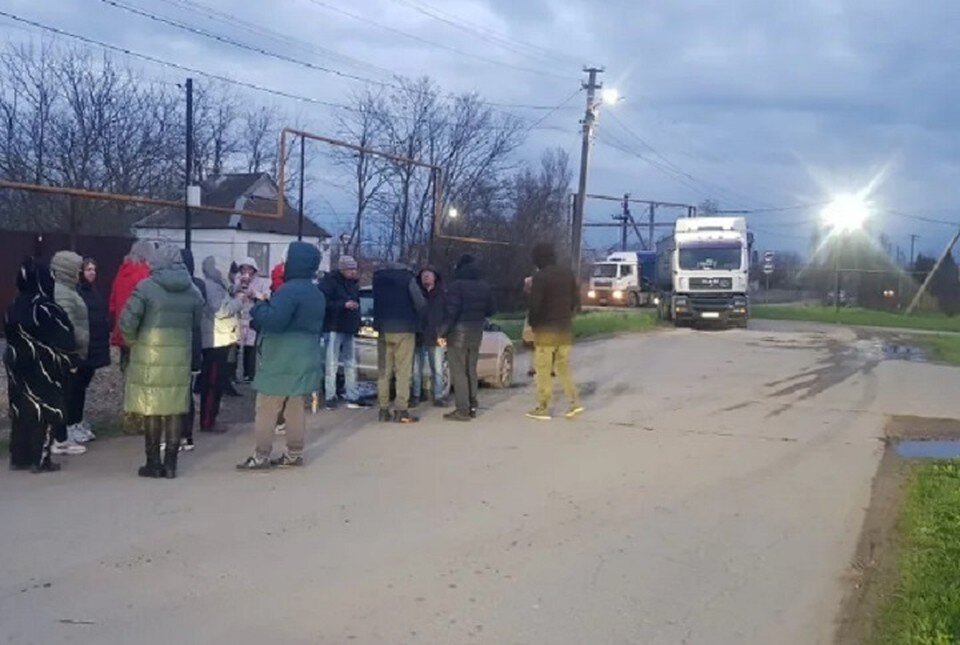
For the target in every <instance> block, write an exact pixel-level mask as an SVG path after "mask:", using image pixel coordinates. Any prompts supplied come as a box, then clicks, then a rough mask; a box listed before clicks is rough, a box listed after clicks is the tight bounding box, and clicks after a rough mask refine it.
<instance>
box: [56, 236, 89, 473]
mask: <svg viewBox="0 0 960 645" xmlns="http://www.w3.org/2000/svg"><path fill="white" fill-rule="evenodd" d="M82 268H83V258H82V257H80V256H79V255H77V254H76V253H74V252H73V251H58V252H57V253H55V254H54V256H53V258H52V259H51V260H50V272H51V273H52V274H53V280H54V286H53V300H54V302H56V303H57V304H58V305H60V308H61V309H63V310H64V311H65V312H67V318H69V319H70V322H71V323H72V324H73V337H74V340H75V341H76V344H77V354H78V355H79V357H80V361H81V362H84V361H86V360H87V353H88V351H89V348H90V315H89V313H88V312H87V304H86V303H85V302H84V301H83V298H82V297H80V294H79V293H77V282H78V281H79V280H80V271H81V269H82ZM66 386H67V398H68V399H72V398H73V396H74V390H75V388H76V387H77V386H78V378H77V374H76V372H74V373H71V374H70V375H69V377H68V378H67V382H66ZM86 451H87V449H86V448H85V447H84V446H82V445H80V442H78V441H77V437H76V435H73V434H72V433H71V432H70V431H69V430H68V424H67V423H66V422H64V423H62V424H57V425H56V426H55V427H54V428H53V444H52V445H51V447H50V452H52V453H53V454H55V455H82V454H83V453H85V452H86Z"/></svg>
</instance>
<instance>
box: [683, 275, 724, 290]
mask: <svg viewBox="0 0 960 645" xmlns="http://www.w3.org/2000/svg"><path fill="white" fill-rule="evenodd" d="M731 288H733V278H690V289H704V290H706V289H731Z"/></svg>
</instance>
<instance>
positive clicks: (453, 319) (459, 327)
mask: <svg viewBox="0 0 960 645" xmlns="http://www.w3.org/2000/svg"><path fill="white" fill-rule="evenodd" d="M444 310H445V311H444V321H443V327H444V331H443V336H445V337H446V338H447V342H448V343H449V344H450V346H452V347H466V346H470V345H473V344H477V345H479V343H480V339H481V338H482V336H483V327H484V324H485V322H486V319H487V318H488V317H490V316H492V315H493V312H494V307H493V292H492V290H491V289H490V285H489V283H487V281H486V280H484V279H483V275H482V273H481V271H480V266H479V265H478V264H477V263H476V261H475V260H474V259H473V258H472V257H471V256H464V257H463V258H462V259H461V260H460V262H458V263H457V269H456V270H455V271H454V273H453V282H452V283H450V288H449V289H448V290H447V301H446V306H445V308H444Z"/></svg>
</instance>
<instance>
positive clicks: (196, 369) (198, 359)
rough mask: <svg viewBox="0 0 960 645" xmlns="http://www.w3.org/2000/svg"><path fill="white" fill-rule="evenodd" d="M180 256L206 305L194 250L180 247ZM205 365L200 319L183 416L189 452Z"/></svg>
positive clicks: (183, 440)
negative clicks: (187, 407)
mask: <svg viewBox="0 0 960 645" xmlns="http://www.w3.org/2000/svg"><path fill="white" fill-rule="evenodd" d="M180 257H181V258H182V259H183V266H185V267H186V268H187V273H189V274H190V279H191V280H192V281H193V286H194V287H196V288H197V291H199V292H200V297H201V298H202V299H203V305H201V306H206V302H207V284H206V282H204V281H203V280H201V279H200V278H198V277H197V276H196V275H195V272H196V268H197V267H196V261H195V260H194V258H193V251H191V250H190V249H180ZM202 367H203V336H202V331H201V329H200V321H199V320H198V321H197V323H196V324H195V325H194V326H193V345H192V348H191V358H190V411H189V412H187V414H186V415H185V416H184V418H183V426H182V428H181V430H182V433H183V435H182V437H181V438H180V449H181V450H184V451H187V452H189V451H190V450H193V447H194V444H193V426H194V423H195V418H196V415H197V402H196V399H195V398H194V397H195V395H196V394H199V391H198V387H197V377H198V376H199V375H200V370H201V368H202Z"/></svg>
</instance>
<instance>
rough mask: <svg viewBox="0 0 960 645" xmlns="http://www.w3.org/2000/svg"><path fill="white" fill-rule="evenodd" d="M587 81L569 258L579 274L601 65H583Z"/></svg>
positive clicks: (574, 270) (584, 86) (584, 87)
mask: <svg viewBox="0 0 960 645" xmlns="http://www.w3.org/2000/svg"><path fill="white" fill-rule="evenodd" d="M583 71H584V72H586V73H587V82H586V83H584V84H583V89H585V90H586V91H587V109H586V112H584V115H583V141H582V142H581V146H580V181H579V184H578V189H577V201H576V203H575V204H574V209H573V231H572V233H571V236H570V245H571V249H570V258H571V261H572V263H573V272H574V274H575V275H577V276H579V275H580V252H581V247H582V246H583V210H584V205H585V203H586V199H587V168H588V167H589V165H590V143H591V139H592V138H593V126H594V123H596V121H597V90H599V89H600V88H601V87H602V85H601V84H599V83H597V74H600V73H602V72H603V68H602V67H585V68H584V69H583Z"/></svg>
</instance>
